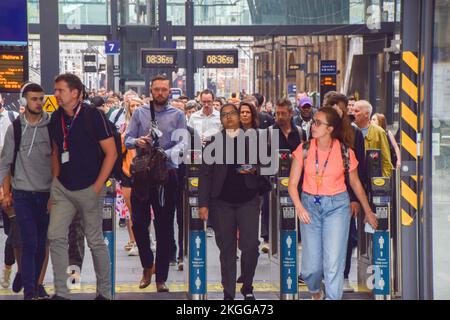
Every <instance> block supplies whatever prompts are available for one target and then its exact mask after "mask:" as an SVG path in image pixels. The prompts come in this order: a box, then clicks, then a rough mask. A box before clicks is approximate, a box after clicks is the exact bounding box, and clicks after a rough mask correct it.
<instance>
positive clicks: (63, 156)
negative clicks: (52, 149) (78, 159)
mask: <svg viewBox="0 0 450 320" xmlns="http://www.w3.org/2000/svg"><path fill="white" fill-rule="evenodd" d="M66 162H69V151H65V152H63V153H62V154H61V163H62V164H64V163H66Z"/></svg>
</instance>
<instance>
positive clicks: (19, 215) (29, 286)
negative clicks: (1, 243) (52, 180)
mask: <svg viewBox="0 0 450 320" xmlns="http://www.w3.org/2000/svg"><path fill="white" fill-rule="evenodd" d="M49 197H50V193H49V192H32V191H21V190H14V191H13V198H14V209H15V211H16V221H17V223H18V225H19V227H20V232H21V236H22V267H21V269H22V270H21V274H22V282H23V288H24V296H25V297H34V296H35V293H36V287H37V281H38V279H39V275H40V273H41V269H42V265H43V263H44V259H45V246H46V241H47V229H48V223H49V215H48V213H47V202H48V199H49Z"/></svg>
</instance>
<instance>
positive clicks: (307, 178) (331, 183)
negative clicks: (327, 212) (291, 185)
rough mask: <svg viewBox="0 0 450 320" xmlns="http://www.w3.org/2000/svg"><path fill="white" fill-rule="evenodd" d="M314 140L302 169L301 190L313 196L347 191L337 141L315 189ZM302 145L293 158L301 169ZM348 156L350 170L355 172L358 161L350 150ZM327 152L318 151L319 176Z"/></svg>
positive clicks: (339, 146) (339, 147)
mask: <svg viewBox="0 0 450 320" xmlns="http://www.w3.org/2000/svg"><path fill="white" fill-rule="evenodd" d="M316 146H317V144H316V139H312V140H311V144H310V147H309V150H308V154H307V156H306V165H305V168H304V176H303V186H302V190H303V191H304V192H306V193H309V194H313V195H323V196H333V195H336V194H339V193H342V192H345V191H347V187H346V186H345V170H344V162H343V159H342V152H341V145H340V142H339V141H338V140H334V143H333V148H332V150H331V154H330V157H329V160H328V165H327V168H326V169H325V172H324V174H323V179H322V183H321V185H320V187H319V188H317V182H316V148H317V147H316ZM302 148H303V143H302V144H301V145H300V146H299V147H298V148H297V150H295V151H294V153H293V157H294V158H295V159H297V161H299V162H300V164H301V165H302V167H303V149H302ZM348 151H349V155H350V169H349V171H350V172H351V171H353V170H356V168H357V167H358V161H357V160H356V157H355V153H354V152H353V150H352V149H350V148H349V149H348ZM328 152H329V150H326V151H321V150H319V152H318V156H319V175H321V174H322V171H323V165H324V163H325V160H326V159H327V156H328Z"/></svg>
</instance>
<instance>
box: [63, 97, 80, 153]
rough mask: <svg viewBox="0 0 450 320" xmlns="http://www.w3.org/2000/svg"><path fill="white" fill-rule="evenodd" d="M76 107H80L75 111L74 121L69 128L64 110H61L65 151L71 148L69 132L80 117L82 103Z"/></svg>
mask: <svg viewBox="0 0 450 320" xmlns="http://www.w3.org/2000/svg"><path fill="white" fill-rule="evenodd" d="M76 108H78V110H77V112H76V113H75V115H74V116H73V119H72V123H71V124H70V127H69V129H67V127H66V123H65V121H64V111H63V112H61V126H62V131H63V136H64V142H63V149H64V151H67V150H69V133H70V130H71V129H72V127H73V123H74V122H75V119H76V118H77V117H78V114H79V113H80V110H81V105H80V104H78V105H77V107H76Z"/></svg>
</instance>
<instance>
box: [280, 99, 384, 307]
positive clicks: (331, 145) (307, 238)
mask: <svg viewBox="0 0 450 320" xmlns="http://www.w3.org/2000/svg"><path fill="white" fill-rule="evenodd" d="M350 130H352V128H351V127H350V125H349V124H348V123H346V122H344V121H343V120H342V118H341V117H340V116H339V114H338V112H337V111H336V110H335V109H334V108H330V107H324V108H321V109H319V111H318V112H317V113H316V115H315V116H314V119H313V125H312V137H313V138H312V139H311V141H310V142H305V143H302V144H301V145H300V146H299V147H298V148H297V150H296V151H295V152H294V153H293V161H292V167H291V173H290V176H289V187H288V190H289V195H290V196H291V199H292V201H293V202H294V205H295V209H296V212H297V216H298V218H299V219H300V230H301V234H302V246H303V251H302V268H301V270H302V276H303V279H304V280H305V283H306V284H307V286H308V289H309V291H310V292H311V293H312V297H313V299H317V300H319V299H323V298H324V292H323V289H322V288H321V284H322V278H324V279H325V291H326V298H327V299H341V298H342V288H343V283H344V267H345V256H346V253H347V240H348V233H349V225H350V198H349V195H348V193H347V187H346V184H345V180H346V176H347V174H348V179H349V183H350V185H351V187H352V189H353V191H354V192H355V194H356V196H357V197H358V199H359V201H360V203H361V205H362V207H363V209H364V212H365V214H366V217H365V219H366V221H367V222H368V223H369V224H370V225H371V226H372V227H373V228H374V229H376V227H377V218H376V216H375V214H374V213H373V212H372V210H371V208H370V206H369V203H368V201H367V197H366V194H365V192H364V189H363V187H362V185H361V182H360V181H359V178H358V173H357V170H356V169H357V167H358V161H357V160H356V158H355V153H354V152H353V150H352V149H350V148H349V144H350V143H351V141H349V140H348V137H349V136H350V134H348V131H350ZM344 151H345V152H344ZM344 154H345V155H346V158H344ZM302 172H303V173H304V175H303V176H304V178H303V185H302V186H301V187H302V195H301V200H300V195H299V191H298V183H299V181H300V176H301V175H302Z"/></svg>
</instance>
